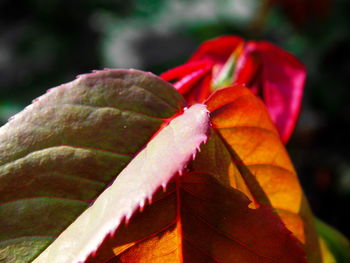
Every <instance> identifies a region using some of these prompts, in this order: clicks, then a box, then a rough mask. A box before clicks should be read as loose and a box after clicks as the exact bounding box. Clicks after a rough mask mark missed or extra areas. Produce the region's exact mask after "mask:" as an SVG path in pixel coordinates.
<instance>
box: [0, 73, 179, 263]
mask: <svg viewBox="0 0 350 263" xmlns="http://www.w3.org/2000/svg"><path fill="white" fill-rule="evenodd" d="M183 106H184V101H183V99H182V97H181V96H180V95H179V94H178V93H177V92H176V90H175V89H174V88H173V87H172V86H171V85H169V84H167V83H166V82H164V81H162V80H161V79H159V78H158V77H156V76H154V75H152V74H149V73H144V72H140V71H136V70H104V71H97V72H95V73H92V74H86V75H82V76H79V77H78V78H77V80H75V81H73V82H70V83H67V84H64V85H61V86H59V87H56V88H53V89H51V90H49V91H48V93H47V94H45V95H43V96H41V97H39V98H38V99H36V100H34V101H33V104H31V105H30V106H28V107H27V108H26V109H25V110H23V111H22V112H20V113H19V114H17V115H15V116H14V117H13V118H11V120H10V121H9V122H8V123H7V124H6V125H5V126H3V127H1V129H0V153H1V154H0V259H1V260H2V261H4V262H21V263H23V262H29V261H30V260H31V259H32V258H33V257H34V256H35V255H37V254H38V253H39V252H40V251H42V250H43V248H44V247H46V246H47V245H48V244H49V243H51V242H52V241H53V240H54V239H55V237H57V236H58V234H59V233H60V232H62V230H63V229H65V228H66V227H67V226H68V225H69V224H70V223H71V222H72V221H74V219H75V218H76V217H77V216H78V215H79V214H81V213H82V212H83V211H84V210H85V209H86V208H87V206H88V205H89V203H90V202H91V201H92V200H94V199H95V198H96V197H97V196H98V195H99V194H100V193H101V192H102V191H103V190H104V189H105V188H106V186H107V185H108V184H109V183H110V182H111V181H112V180H113V179H114V178H115V177H116V176H117V175H118V174H119V172H120V171H121V170H122V169H123V168H124V167H125V166H126V165H127V164H128V163H129V162H130V160H132V158H133V157H134V156H135V155H136V154H137V153H138V152H139V150H140V149H141V148H142V147H144V146H145V145H146V144H147V142H148V141H149V140H150V139H151V138H152V136H154V134H155V133H156V132H157V131H158V130H159V129H160V128H161V127H162V126H163V125H165V124H166V123H168V121H169V118H172V117H173V116H175V115H177V114H180V113H181V112H182V109H183ZM135 180H137V178H135Z"/></svg>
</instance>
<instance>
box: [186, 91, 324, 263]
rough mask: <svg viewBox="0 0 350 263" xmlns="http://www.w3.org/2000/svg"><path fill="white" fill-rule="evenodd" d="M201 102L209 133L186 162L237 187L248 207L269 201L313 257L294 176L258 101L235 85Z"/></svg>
mask: <svg viewBox="0 0 350 263" xmlns="http://www.w3.org/2000/svg"><path fill="white" fill-rule="evenodd" d="M207 106H208V109H209V111H210V112H211V121H212V124H213V134H214V135H213V136H212V137H211V139H210V140H209V141H208V143H207V144H206V145H205V146H204V147H203V151H202V152H201V153H200V154H199V155H198V156H197V158H196V160H195V161H194V162H193V164H192V166H193V169H194V170H197V171H202V172H207V173H210V174H212V176H214V177H216V178H217V179H218V180H219V181H220V182H222V184H224V185H228V186H231V187H233V188H235V189H238V190H240V191H241V192H243V193H244V194H245V195H246V196H247V197H249V199H250V200H251V201H252V204H251V205H250V207H251V208H258V207H261V206H270V207H273V208H274V209H275V211H276V212H277V213H278V215H279V217H280V219H281V220H282V221H283V223H284V224H285V225H286V227H287V228H288V229H289V230H290V231H292V232H293V234H294V235H295V236H296V237H297V238H298V240H299V241H300V242H301V243H302V244H303V246H304V248H305V250H306V253H307V256H308V260H309V261H310V262H319V261H320V260H321V259H320V250H319V241H318V237H317V234H316V231H315V227H314V222H313V216H312V214H311V211H310V209H309V207H308V204H307V201H306V199H305V197H304V195H303V192H302V189H301V186H300V184H299V182H298V178H297V175H296V173H295V170H294V168H293V165H292V163H291V161H290V159H289V157H288V154H287V152H286V150H285V148H284V146H283V144H282V143H281V140H280V138H279V135H278V132H277V130H276V128H275V127H274V125H273V124H272V122H271V120H270V117H269V115H268V113H267V111H266V109H265V106H264V105H263V103H262V102H261V101H260V99H258V98H257V97H255V96H254V95H253V94H252V93H251V92H250V91H249V90H248V89H247V88H245V87H242V86H239V85H236V86H232V87H229V88H225V89H221V90H218V91H216V92H215V93H213V95H212V96H211V97H210V98H209V99H208V101H207Z"/></svg>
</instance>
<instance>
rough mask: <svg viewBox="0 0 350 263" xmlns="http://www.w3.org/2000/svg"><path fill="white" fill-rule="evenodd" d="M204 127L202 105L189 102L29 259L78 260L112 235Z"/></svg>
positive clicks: (203, 135)
mask: <svg viewBox="0 0 350 263" xmlns="http://www.w3.org/2000/svg"><path fill="white" fill-rule="evenodd" d="M208 129H209V115H208V111H207V109H206V107H205V106H204V105H199V104H198V105H194V106H192V107H191V108H190V109H188V110H186V111H185V112H184V114H182V115H180V116H178V117H177V118H175V119H173V120H172V121H171V122H170V123H169V125H168V126H166V127H165V128H164V129H162V130H161V131H160V132H159V133H157V135H156V136H155V137H154V138H153V139H152V140H151V141H150V142H149V143H148V144H147V146H146V147H145V148H144V149H143V150H142V151H141V152H140V153H139V154H137V156H136V157H135V158H134V159H133V160H132V161H131V162H130V163H129V164H128V166H127V167H126V168H125V169H124V170H123V171H122V172H121V173H120V174H119V175H118V177H117V179H116V180H115V181H114V183H113V184H112V185H111V186H110V187H109V188H107V189H106V190H105V191H104V192H103V193H102V194H101V195H100V196H99V197H98V198H97V199H96V201H95V202H94V204H93V205H92V206H91V207H89V208H88V209H87V210H86V211H85V212H84V213H83V214H82V215H81V216H79V217H78V218H77V219H76V220H75V221H74V223H73V224H71V225H70V226H69V227H68V228H67V229H66V230H65V231H64V232H63V233H62V234H61V235H60V236H59V237H58V238H57V239H56V240H55V241H54V242H53V243H52V244H51V245H50V247H48V248H47V249H46V250H45V251H44V252H43V253H42V254H40V256H39V257H38V258H37V259H35V260H34V261H33V263H46V262H51V263H76V262H84V261H85V260H86V258H87V257H88V256H89V255H90V254H92V253H94V252H95V250H96V249H97V248H98V246H99V245H100V243H102V241H103V239H104V238H105V237H106V236H107V235H113V233H114V232H115V231H116V229H117V228H118V226H119V225H120V224H121V223H122V222H123V221H126V222H128V221H129V219H130V217H131V216H132V214H133V213H134V212H135V211H136V210H138V209H141V210H142V209H143V207H144V205H145V203H146V202H147V200H148V201H149V200H152V195H153V193H154V192H155V191H156V190H157V189H158V188H159V187H160V186H162V188H165V187H166V185H167V184H168V182H169V180H170V179H171V178H172V177H173V176H174V175H176V174H177V173H178V172H182V170H183V169H184V168H185V167H186V164H187V163H188V162H189V161H190V160H191V159H192V158H193V157H194V156H195V153H196V151H197V149H198V148H199V146H200V144H201V143H203V142H205V141H206V140H207V132H208ZM159 160H162V162H160V161H159ZM133 260H136V259H133ZM141 260H144V259H141ZM134 262H135V261H134ZM136 262H138V260H137V261H136Z"/></svg>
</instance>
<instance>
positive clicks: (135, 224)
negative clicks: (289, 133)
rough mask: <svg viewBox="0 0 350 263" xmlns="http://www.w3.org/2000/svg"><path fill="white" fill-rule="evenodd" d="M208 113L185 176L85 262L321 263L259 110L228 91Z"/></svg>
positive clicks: (287, 168) (295, 187)
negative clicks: (208, 124) (202, 139)
mask: <svg viewBox="0 0 350 263" xmlns="http://www.w3.org/2000/svg"><path fill="white" fill-rule="evenodd" d="M207 106H208V109H209V110H210V112H211V121H212V125H213V129H212V134H211V136H210V138H209V140H208V142H207V143H206V144H204V145H203V146H202V147H201V151H200V153H199V154H197V156H196V158H195V159H194V161H192V162H191V163H190V165H189V167H188V170H187V172H185V173H184V175H182V176H177V177H176V178H175V179H174V180H173V182H172V183H171V184H170V186H169V188H168V190H167V191H166V192H162V191H161V190H160V191H158V192H157V193H155V195H154V197H153V203H152V204H151V205H148V206H146V207H145V210H144V211H143V212H139V213H137V214H135V215H134V216H133V217H132V218H131V219H130V222H129V224H124V225H121V226H120V227H119V228H118V229H117V231H116V233H115V234H114V235H113V236H111V237H107V238H106V239H105V241H104V242H103V244H102V245H101V247H100V248H99V249H98V250H97V251H96V254H94V255H91V256H90V258H89V259H88V260H87V261H86V262H89V263H98V262H108V263H112V262H113V263H131V262H138V263H146V262H152V263H153V262H154V263H164V262H170V263H178V262H182V263H197V262H198V263H200V262H201V263H206V262H216V263H218V262H220V263H226V262H227V263H229V262H230V263H231V262H314V263H316V262H321V254H320V249H319V240H318V236H317V234H316V232H315V229H314V225H313V217H312V214H311V212H310V210H309V209H308V206H307V202H306V200H305V198H304V196H303V193H302V190H301V188H300V185H299V182H298V179H297V177H296V174H295V171H294V168H293V166H292V164H291V162H290V160H289V157H288V155H287V153H286V151H285V149H284V146H283V144H282V143H281V141H280V138H279V135H278V132H277V131H276V129H275V128H274V125H273V124H272V122H271V120H270V117H269V115H268V113H267V111H266V109H265V106H264V104H263V103H262V102H261V101H260V100H259V99H258V98H257V97H256V96H254V95H253V93H251V92H250V91H249V90H248V89H247V88H244V87H242V86H233V87H230V88H227V89H221V90H218V91H217V92H215V93H214V94H213V95H212V96H211V97H210V98H209V100H208V101H207ZM159 161H160V162H162V160H159ZM154 176H158V175H157V174H155V175H154ZM159 176H160V175H159Z"/></svg>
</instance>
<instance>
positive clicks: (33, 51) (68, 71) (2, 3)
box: [0, 0, 350, 237]
mask: <svg viewBox="0 0 350 263" xmlns="http://www.w3.org/2000/svg"><path fill="white" fill-rule="evenodd" d="M349 11H350V1H347V0H266V1H265V0H129V1H127V0H100V1H95V0H74V1H70V0H69V1H68V0H51V1H47V0H0V124H1V125H2V124H4V123H5V122H6V121H7V119H8V118H9V117H10V116H12V115H13V114H15V113H16V112H18V111H20V110H21V109H22V108H24V107H25V106H26V105H28V104H30V103H31V101H32V100H33V99H35V98H36V97H38V96H40V95H41V94H43V93H45V92H46V90H47V89H49V88H50V87H54V86H57V85H59V84H61V83H64V82H68V81H71V80H73V79H74V78H75V76H76V75H78V74H81V73H86V72H90V71H91V70H92V69H101V68H104V67H113V68H115V67H123V68H138V69H142V70H146V71H152V72H154V73H156V74H159V73H161V72H163V71H165V70H167V69H169V68H171V67H174V66H176V65H179V64H182V63H184V62H185V61H186V60H187V58H188V57H189V56H190V55H191V53H192V52H193V51H194V50H195V49H196V47H197V46H198V45H199V44H200V43H201V42H202V41H205V40H207V39H209V38H213V37H216V36H219V35H222V34H237V35H239V36H242V37H244V38H246V39H264V40H268V41H271V42H273V43H275V44H277V45H279V46H280V47H282V48H284V49H286V50H288V51H289V52H291V53H293V54H294V55H296V56H297V57H298V58H299V59H300V60H301V61H302V62H303V63H304V64H305V65H306V67H307V70H308V78H307V85H306V89H305V95H304V101H303V110H302V114H301V116H300V120H299V123H298V127H297V130H296V131H295V133H294V135H293V137H292V139H291V141H290V142H289V143H288V146H287V147H288V150H289V152H290V154H291V158H292V159H293V161H294V163H295V165H296V169H297V170H298V173H299V175H300V179H301V182H302V184H303V187H304V189H305V191H306V194H307V196H308V198H309V200H310V203H311V206H312V208H313V211H314V213H315V214H316V216H318V217H319V218H321V219H323V220H324V221H326V222H327V223H329V224H331V225H333V226H334V227H336V228H337V229H338V230H340V231H341V232H342V233H344V234H345V235H346V236H347V237H350V227H349V224H348V222H350V216H349V214H350V213H347V212H348V211H347V209H348V204H349V203H350V154H349V153H350V150H349V148H348V147H350V104H349V102H348V101H349V99H350V86H349V79H350V16H349V15H348V13H349Z"/></svg>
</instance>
